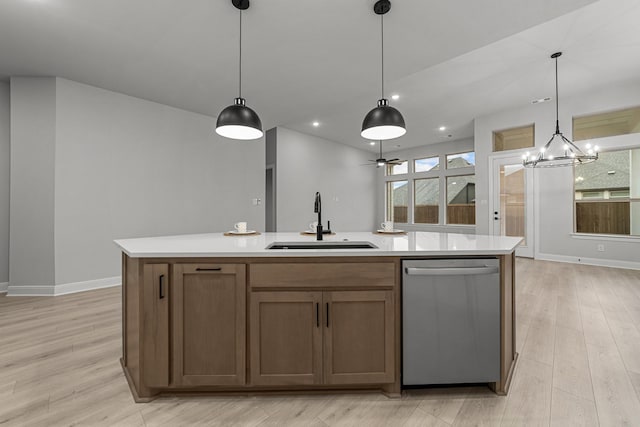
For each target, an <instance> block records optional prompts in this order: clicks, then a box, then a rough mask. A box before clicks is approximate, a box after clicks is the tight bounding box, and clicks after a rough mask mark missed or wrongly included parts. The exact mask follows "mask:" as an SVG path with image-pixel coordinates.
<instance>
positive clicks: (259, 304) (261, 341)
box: [249, 292, 322, 385]
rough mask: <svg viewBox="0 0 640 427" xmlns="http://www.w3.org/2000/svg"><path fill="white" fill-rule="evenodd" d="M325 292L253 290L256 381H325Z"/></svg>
mask: <svg viewBox="0 0 640 427" xmlns="http://www.w3.org/2000/svg"><path fill="white" fill-rule="evenodd" d="M321 303H322V292H253V293H252V294H251V316H250V332H249V334H250V336H251V340H250V345H251V351H250V358H251V382H252V384H254V385H294V384H321V383H322V313H321V307H320V306H321Z"/></svg>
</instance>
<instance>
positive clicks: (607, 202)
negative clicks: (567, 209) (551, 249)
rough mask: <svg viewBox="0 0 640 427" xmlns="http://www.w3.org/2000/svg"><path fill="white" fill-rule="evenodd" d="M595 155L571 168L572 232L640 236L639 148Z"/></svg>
mask: <svg viewBox="0 0 640 427" xmlns="http://www.w3.org/2000/svg"><path fill="white" fill-rule="evenodd" d="M598 157H599V158H598V160H597V161H596V162H593V163H588V164H586V165H581V166H576V167H575V169H574V204H575V226H576V232H577V233H592V234H616V235H634V236H640V148H637V149H633V150H617V151H608V152H603V153H600V154H599V156H598Z"/></svg>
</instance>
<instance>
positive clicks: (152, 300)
mask: <svg viewBox="0 0 640 427" xmlns="http://www.w3.org/2000/svg"><path fill="white" fill-rule="evenodd" d="M143 273H144V281H143V285H142V305H143V308H142V331H143V333H142V343H141V347H142V348H141V353H142V359H143V360H142V364H141V366H142V378H143V379H144V382H145V384H146V385H147V386H148V387H166V386H168V385H169V264H146V265H145V266H144V270H143Z"/></svg>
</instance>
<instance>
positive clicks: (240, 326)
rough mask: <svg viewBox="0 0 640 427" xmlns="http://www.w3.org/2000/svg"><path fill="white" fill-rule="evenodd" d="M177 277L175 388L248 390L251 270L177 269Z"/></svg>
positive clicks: (236, 266)
mask: <svg viewBox="0 0 640 427" xmlns="http://www.w3.org/2000/svg"><path fill="white" fill-rule="evenodd" d="M173 271H174V275H173V277H174V283H173V284H174V288H173V295H172V301H173V305H172V308H173V336H172V344H173V357H174V360H173V364H174V370H173V373H174V378H173V382H174V384H176V385H183V386H189V385H193V386H197V385H241V384H244V383H245V347H246V343H245V341H246V328H245V315H246V313H245V303H246V282H245V275H246V273H245V271H246V267H245V265H244V264H176V265H175V266H174V269H173Z"/></svg>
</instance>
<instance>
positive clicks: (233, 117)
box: [216, 0, 263, 139]
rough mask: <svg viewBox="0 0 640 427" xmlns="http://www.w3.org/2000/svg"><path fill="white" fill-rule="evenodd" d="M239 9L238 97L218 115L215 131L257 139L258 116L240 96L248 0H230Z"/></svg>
mask: <svg viewBox="0 0 640 427" xmlns="http://www.w3.org/2000/svg"><path fill="white" fill-rule="evenodd" d="M231 3H232V4H233V5H234V6H235V7H236V9H238V10H240V56H239V57H240V59H239V66H238V97H237V98H236V99H235V101H234V104H233V105H230V106H228V107H227V108H225V109H224V110H222V112H221V113H220V114H219V115H218V121H217V123H216V133H217V134H218V135H222V136H224V137H226V138H231V139H257V138H260V137H261V136H262V135H263V132H262V122H261V121H260V117H258V114H256V112H255V111H253V110H252V109H251V108H249V107H247V106H246V105H245V99H244V98H243V97H242V11H243V10H247V9H249V0H231Z"/></svg>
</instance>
